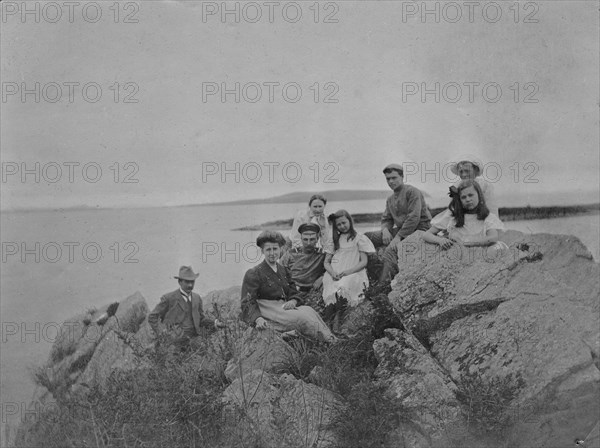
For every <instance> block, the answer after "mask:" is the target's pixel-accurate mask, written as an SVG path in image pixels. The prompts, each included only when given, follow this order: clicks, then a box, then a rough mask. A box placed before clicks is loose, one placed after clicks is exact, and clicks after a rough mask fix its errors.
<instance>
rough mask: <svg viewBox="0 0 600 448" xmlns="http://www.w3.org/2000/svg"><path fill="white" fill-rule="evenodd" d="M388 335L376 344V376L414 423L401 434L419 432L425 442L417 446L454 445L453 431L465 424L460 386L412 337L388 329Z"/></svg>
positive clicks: (407, 426)
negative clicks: (459, 394) (460, 398)
mask: <svg viewBox="0 0 600 448" xmlns="http://www.w3.org/2000/svg"><path fill="white" fill-rule="evenodd" d="M385 336H386V337H384V338H382V339H378V340H376V341H375V343H374V347H373V348H374V350H375V355H376V356H377V359H378V360H379V365H378V366H377V370H376V371H375V376H376V377H377V378H378V379H379V381H382V382H383V383H385V384H386V385H387V389H388V395H390V397H391V398H393V399H395V400H397V401H398V402H399V404H400V408H401V409H403V410H404V414H405V415H404V420H407V419H408V420H409V421H410V423H411V424H410V425H404V426H405V428H404V431H401V432H403V433H406V432H415V430H416V432H417V433H418V434H419V436H417V437H415V439H416V440H420V441H421V442H419V443H417V444H415V445H414V446H419V447H428V446H435V447H447V446H450V445H451V439H452V437H451V436H452V434H451V431H452V428H453V427H455V426H456V425H464V420H463V418H462V412H461V406H460V404H459V402H458V400H457V398H456V392H457V387H456V384H454V382H453V381H452V379H451V378H450V377H449V376H448V375H447V374H446V372H444V370H443V369H442V367H441V366H440V365H439V364H438V363H437V361H436V360H435V359H434V358H433V357H432V356H431V355H430V354H429V353H428V351H427V350H426V349H425V347H423V346H422V345H421V344H420V343H419V341H417V339H416V338H415V337H414V336H413V335H412V334H410V333H408V332H403V331H401V330H398V329H388V330H385ZM403 436H404V437H405V435H403ZM425 441H426V443H425Z"/></svg>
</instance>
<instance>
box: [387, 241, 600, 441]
mask: <svg viewBox="0 0 600 448" xmlns="http://www.w3.org/2000/svg"><path fill="white" fill-rule="evenodd" d="M502 239H503V240H504V241H505V242H506V243H507V244H508V246H509V250H505V251H503V252H501V253H496V254H490V252H488V251H486V250H482V249H481V248H469V249H467V248H464V247H463V248H457V247H454V248H453V249H452V250H450V251H447V252H443V251H440V250H439V249H438V248H437V247H436V246H433V245H429V244H427V243H424V242H423V241H422V240H420V235H418V234H417V235H413V236H411V237H409V238H407V239H406V240H404V241H403V242H402V243H401V246H399V248H398V249H399V262H400V273H399V274H398V276H397V277H396V278H395V279H394V282H393V285H394V286H393V290H392V292H391V293H390V295H389V298H390V302H391V303H392V305H393V307H394V309H395V311H396V312H397V313H398V314H399V315H400V316H401V318H402V320H403V323H404V325H405V327H406V328H407V329H408V330H409V331H411V332H412V333H413V334H414V335H415V336H416V337H417V338H418V339H419V341H420V342H421V343H422V344H423V347H424V348H426V349H427V350H428V351H429V353H430V354H431V355H432V356H433V358H434V359H435V360H436V362H438V363H439V365H440V366H441V369H442V370H443V371H445V372H447V374H448V377H449V379H450V380H451V381H452V382H453V383H454V384H455V385H456V387H457V389H458V390H457V391H455V392H456V396H457V397H458V398H459V399H460V401H461V403H462V404H463V409H464V412H465V414H466V418H467V420H468V421H469V422H470V425H469V428H468V429H469V430H470V432H471V433H477V434H479V436H480V437H481V439H480V440H484V438H485V441H486V442H485V444H486V446H495V445H497V446H500V445H501V444H502V443H508V444H509V445H510V446H527V447H542V446H543V447H564V446H570V445H572V444H573V441H574V440H575V439H578V438H579V439H581V440H584V439H585V436H586V434H588V433H589V432H590V431H592V429H593V428H594V426H595V425H596V424H597V421H598V414H599V413H600V405H599V403H600V401H599V400H598V398H599V391H600V388H599V386H600V371H599V370H598V351H599V346H600V342H599V339H598V338H599V331H598V329H599V327H600V315H599V311H600V299H599V294H600V288H599V278H600V270H599V265H598V264H597V263H595V262H594V261H593V258H592V255H591V254H590V252H589V251H588V250H587V249H586V248H585V247H584V246H583V245H582V244H581V242H580V241H579V240H578V239H577V238H575V237H572V236H564V235H549V234H535V235H524V234H521V233H520V232H514V231H509V232H507V233H505V234H504V235H503V236H502ZM390 356H393V355H390ZM383 359H384V360H385V359H386V356H385V355H384V356H383ZM399 381H400V382H402V383H403V385H406V386H410V385H411V384H412V383H411V381H412V380H408V379H401V380H399ZM389 384H390V388H391V389H392V390H393V389H394V387H396V386H395V385H394V384H395V383H394V380H391V381H390V383H389Z"/></svg>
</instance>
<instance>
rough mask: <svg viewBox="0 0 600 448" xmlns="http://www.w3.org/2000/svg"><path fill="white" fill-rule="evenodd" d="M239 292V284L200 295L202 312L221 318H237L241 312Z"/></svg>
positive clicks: (240, 290) (240, 291)
mask: <svg viewBox="0 0 600 448" xmlns="http://www.w3.org/2000/svg"><path fill="white" fill-rule="evenodd" d="M241 294H242V287H241V286H232V287H230V288H227V289H223V290H218V291H210V292H208V293H206V295H204V296H202V305H203V307H204V312H205V313H210V314H211V315H214V317H215V318H219V319H221V320H227V319H237V318H238V316H239V314H240V312H241V299H240V298H241ZM215 308H216V309H215Z"/></svg>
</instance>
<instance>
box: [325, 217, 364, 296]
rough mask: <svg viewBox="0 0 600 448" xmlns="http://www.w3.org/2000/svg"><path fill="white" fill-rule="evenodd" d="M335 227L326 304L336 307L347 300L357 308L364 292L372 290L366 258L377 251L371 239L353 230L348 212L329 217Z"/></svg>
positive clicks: (327, 262) (327, 268) (328, 264)
mask: <svg viewBox="0 0 600 448" xmlns="http://www.w3.org/2000/svg"><path fill="white" fill-rule="evenodd" d="M328 220H329V221H330V222H331V225H332V227H333V245H334V250H335V252H334V253H333V254H327V256H326V257H325V270H326V271H327V272H325V275H324V277H323V301H324V302H325V305H333V304H335V303H336V302H337V300H338V298H344V299H345V300H347V301H348V305H349V306H356V305H358V304H359V303H360V302H361V301H362V300H363V299H364V293H363V289H364V288H365V287H367V286H369V279H368V278H367V271H366V269H365V267H366V266H367V254H368V253H374V252H375V247H374V246H373V243H372V242H371V240H370V239H369V238H367V237H366V236H365V235H364V234H362V233H358V232H357V231H356V230H354V223H353V221H352V216H350V213H348V212H347V211H346V210H338V211H337V212H335V213H333V214H331V215H329V217H328Z"/></svg>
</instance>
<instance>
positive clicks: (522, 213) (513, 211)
mask: <svg viewBox="0 0 600 448" xmlns="http://www.w3.org/2000/svg"><path fill="white" fill-rule="evenodd" d="M445 209H446V207H437V208H432V209H431V216H435V215H437V214H438V213H440V212H442V211H444V210H445ZM599 211H600V204H586V205H572V206H547V207H531V206H527V207H500V208H499V209H498V212H499V214H500V219H501V220H502V221H505V222H508V221H529V220H532V219H552V218H566V217H569V216H584V215H593V214H596V213H598V212H599ZM352 217H353V219H354V223H355V224H360V225H363V226H365V225H369V226H374V227H375V226H377V225H379V223H380V222H381V213H355V214H353V215H352ZM293 221H294V220H293V218H290V219H279V220H276V221H269V222H265V223H262V224H258V225H254V226H245V227H239V228H237V229H233V230H245V231H248V230H288V229H291V228H292V223H293Z"/></svg>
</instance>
